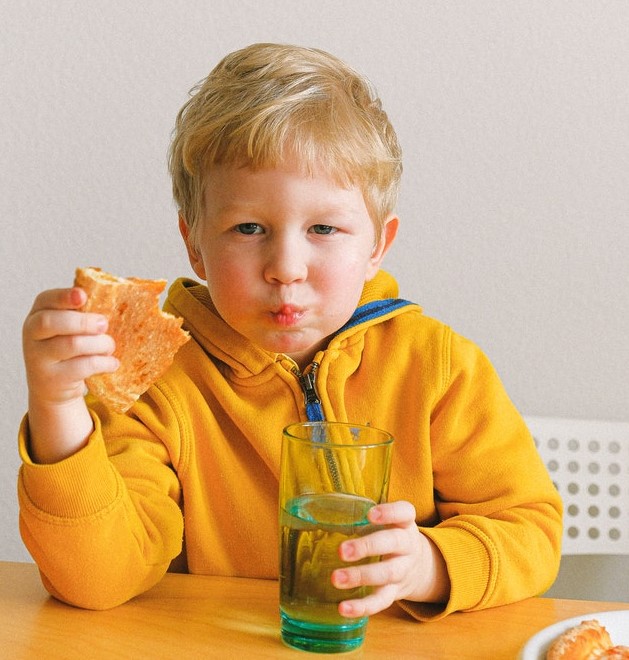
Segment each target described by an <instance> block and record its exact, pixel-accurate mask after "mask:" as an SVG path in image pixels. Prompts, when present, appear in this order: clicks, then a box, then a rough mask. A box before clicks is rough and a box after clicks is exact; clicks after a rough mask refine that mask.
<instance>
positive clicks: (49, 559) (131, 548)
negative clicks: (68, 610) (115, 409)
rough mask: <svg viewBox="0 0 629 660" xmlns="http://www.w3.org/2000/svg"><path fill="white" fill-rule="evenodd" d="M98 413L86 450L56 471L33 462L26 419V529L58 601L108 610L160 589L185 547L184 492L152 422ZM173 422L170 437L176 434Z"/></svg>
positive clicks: (22, 490) (22, 495) (22, 447)
mask: <svg viewBox="0 0 629 660" xmlns="http://www.w3.org/2000/svg"><path fill="white" fill-rule="evenodd" d="M91 412H92V417H93V419H94V426H95V428H94V431H93V433H92V435H91V437H90V438H89V442H88V444H87V445H86V446H85V447H84V448H83V449H82V450H80V451H79V452H77V453H76V454H74V455H73V456H70V457H68V458H67V459H65V460H63V461H60V462H58V463H55V464H52V465H39V464H35V463H33V462H32V460H31V459H30V457H29V454H28V419H27V418H25V419H24V421H23V423H22V426H21V428H20V434H19V451H20V455H21V458H22V466H21V469H20V473H19V478H18V498H19V504H20V532H21V535H22V539H23V541H24V543H25V545H26V547H27V548H28V550H29V552H30V553H31V555H32V557H33V559H34V560H35V562H36V563H37V565H38V567H39V569H40V573H41V575H42V581H43V583H44V586H45V587H46V588H47V589H48V591H49V592H50V593H51V594H52V595H53V596H55V597H56V598H58V599H60V600H63V601H65V602H68V603H70V604H72V605H75V606H78V607H83V608H89V609H107V608H110V607H114V606H116V605H119V604H121V603H123V602H125V601H127V600H129V599H130V598H132V597H134V596H136V595H138V594H139V593H142V592H143V591H145V590H147V589H149V588H150V587H152V586H153V585H154V584H156V583H157V582H158V581H159V580H160V579H161V578H162V577H163V575H164V574H165V572H166V571H167V569H168V567H169V564H170V562H171V560H172V559H173V558H174V557H176V556H177V555H178V554H179V552H180V551H181V547H182V537H183V516H182V513H181V509H180V500H181V488H180V484H179V480H178V478H177V475H176V472H175V469H174V467H173V464H172V458H171V452H169V451H168V449H167V447H166V445H165V444H164V442H162V441H161V440H160V438H159V437H157V436H156V435H155V434H154V433H153V432H151V431H150V430H149V428H148V427H147V425H146V424H145V423H143V422H141V421H140V420H139V419H137V418H133V417H130V416H129V417H127V416H126V415H111V417H110V416H108V414H107V412H106V411H105V410H104V409H100V410H98V413H96V412H94V410H91ZM104 420H107V433H106V434H105V433H104V431H103V426H104V423H105V422H104ZM168 426H169V424H168V423H167V424H166V425H165V426H163V428H164V434H165V435H167V434H168V433H170V434H173V433H176V422H174V421H173V422H172V423H171V424H170V428H168ZM105 435H106V436H107V439H106V440H105Z"/></svg>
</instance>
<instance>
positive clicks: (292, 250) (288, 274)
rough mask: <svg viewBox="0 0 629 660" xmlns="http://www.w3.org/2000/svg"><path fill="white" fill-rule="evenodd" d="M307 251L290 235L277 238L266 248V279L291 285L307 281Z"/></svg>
mask: <svg viewBox="0 0 629 660" xmlns="http://www.w3.org/2000/svg"><path fill="white" fill-rule="evenodd" d="M307 274H308V265H307V254H306V249H305V248H304V247H303V246H301V245H300V242H299V240H297V239H295V238H291V237H290V236H288V235H283V236H277V237H275V238H274V240H272V241H269V243H268V244H267V246H266V261H265V266H264V277H265V279H266V280H267V281H268V282H271V283H276V284H291V283H293V282H300V281H303V280H304V279H306V276H307Z"/></svg>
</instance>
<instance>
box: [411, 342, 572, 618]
mask: <svg viewBox="0 0 629 660" xmlns="http://www.w3.org/2000/svg"><path fill="white" fill-rule="evenodd" d="M447 348H448V350H447V351H446V353H449V355H448V356H447V357H448V359H446V360H445V361H444V363H445V364H446V365H449V367H447V368H446V371H445V375H444V388H443V390H442V394H441V396H440V397H439V399H438V401H437V403H436V405H435V407H434V409H433V412H432V416H431V426H430V435H431V451H432V456H433V470H434V484H435V493H434V496H435V504H436V507H437V511H438V513H439V519H440V522H439V523H438V524H437V525H436V526H434V527H422V528H420V531H421V532H422V533H424V534H425V535H426V536H428V537H429V538H430V539H431V540H432V541H433V542H434V543H435V544H436V545H437V547H438V548H439V549H440V551H441V553H442V555H443V557H444V559H445V561H446V565H447V569H448V574H449V577H450V584H451V593H450V599H449V602H448V603H446V604H445V606H434V605H422V604H418V603H408V602H405V603H403V604H402V606H403V607H404V609H407V610H408V611H410V612H411V613H412V614H413V615H414V616H415V617H416V618H419V619H421V620H429V619H432V618H441V617H443V616H445V615H446V614H449V613H451V612H454V611H459V610H479V609H484V608H488V607H494V606H497V605H504V604H507V603H511V602H515V601H518V600H522V599H524V598H528V597H531V596H537V595H539V594H540V593H542V592H544V591H545V590H546V589H547V588H548V587H549V586H550V585H551V584H552V582H553V581H554V579H555V577H556V575H557V571H558V569H559V561H560V554H561V535H562V503H561V499H560V497H559V494H558V492H557V490H556V488H555V486H554V485H553V483H552V481H551V479H550V476H549V474H548V472H547V471H546V468H545V466H544V463H543V461H542V459H541V458H540V456H539V454H538V452H537V450H536V448H535V444H534V441H533V439H532V437H531V434H530V432H529V431H528V429H527V427H526V424H525V422H524V420H523V419H522V417H521V415H520V414H519V413H518V411H517V410H516V408H515V406H514V405H513V403H512V402H511V400H510V399H509V397H508V396H507V394H506V392H505V390H504V387H503V385H502V383H501V381H500V379H499V377H498V375H497V373H496V372H495V370H494V368H493V366H492V365H491V364H490V362H489V360H488V359H487V357H486V356H485V355H484V354H483V352H482V351H481V350H480V349H479V348H478V347H477V346H475V345H474V344H473V343H471V342H469V341H468V340H466V339H464V338H462V337H460V336H458V335H456V334H452V333H450V341H449V342H448V343H447Z"/></svg>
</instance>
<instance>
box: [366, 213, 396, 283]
mask: <svg viewBox="0 0 629 660" xmlns="http://www.w3.org/2000/svg"><path fill="white" fill-rule="evenodd" d="M399 224H400V219H399V218H398V217H397V215H390V216H388V217H387V218H386V219H385V221H384V223H383V226H382V231H381V232H380V240H379V241H378V243H377V244H376V246H375V247H374V249H373V252H372V253H371V257H370V259H369V267H368V268H367V277H366V279H367V280H370V279H372V278H373V277H375V275H376V273H377V272H378V270H379V268H380V264H381V263H382V260H383V259H384V255H385V254H386V253H387V252H388V251H389V248H390V247H391V246H392V245H393V241H394V240H395V237H396V235H397V230H398V226H399Z"/></svg>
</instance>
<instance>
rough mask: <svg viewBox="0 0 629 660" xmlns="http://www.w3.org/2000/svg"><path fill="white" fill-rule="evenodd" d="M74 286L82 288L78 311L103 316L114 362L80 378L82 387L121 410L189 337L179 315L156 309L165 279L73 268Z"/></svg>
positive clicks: (166, 365)
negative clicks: (83, 298)
mask: <svg viewBox="0 0 629 660" xmlns="http://www.w3.org/2000/svg"><path fill="white" fill-rule="evenodd" d="M74 285H75V286H77V287H80V288H82V289H83V290H84V291H85V292H86V293H87V303H86V304H85V305H84V306H83V308H82V310H83V311H85V312H95V313H98V314H103V315H104V316H106V317H107V318H108V319H109V329H108V331H107V332H108V334H110V335H111V336H112V337H113V339H114V341H115V342H116V350H115V351H114V355H115V357H117V358H118V359H119V360H120V367H119V368H118V369H117V371H115V372H114V373H104V374H96V375H94V376H91V377H90V378H88V379H87V380H86V384H87V387H88V389H89V390H90V392H91V393H92V394H94V395H95V396H96V397H98V398H99V399H100V400H101V401H103V403H104V404H105V405H106V406H107V407H108V408H109V409H110V410H113V411H115V412H125V411H126V410H128V409H129V408H130V407H131V406H132V405H133V403H134V402H135V401H136V400H137V399H138V398H139V397H140V395H141V394H143V393H144V392H145V391H146V390H147V389H148V388H149V387H150V385H151V384H152V383H154V382H155V381H156V380H157V379H158V378H159V377H160V376H161V375H162V374H163V373H164V372H165V371H166V369H168V367H169V366H170V365H171V363H172V361H173V358H174V357H175V353H176V352H177V351H178V350H179V348H180V347H181V346H182V345H183V344H185V343H186V342H187V341H188V339H189V338H190V337H189V335H188V333H187V332H186V331H185V330H182V328H181V324H182V322H183V319H180V318H176V317H174V316H172V315H171V314H167V313H166V312H163V311H162V310H161V309H160V308H159V296H160V294H161V293H162V291H163V290H164V288H165V287H166V280H143V279H139V278H135V277H130V278H123V277H116V276H115V275H110V274H109V273H105V272H104V271H102V270H101V269H100V268H78V269H77V270H76V277H75V280H74Z"/></svg>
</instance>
